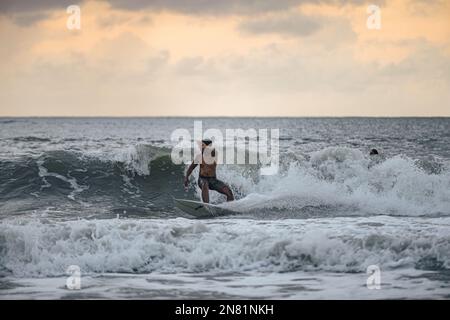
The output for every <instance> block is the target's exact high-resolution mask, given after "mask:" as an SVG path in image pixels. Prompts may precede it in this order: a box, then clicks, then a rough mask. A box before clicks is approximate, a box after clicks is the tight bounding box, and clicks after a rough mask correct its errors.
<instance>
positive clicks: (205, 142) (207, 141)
mask: <svg viewBox="0 0 450 320" xmlns="http://www.w3.org/2000/svg"><path fill="white" fill-rule="evenodd" d="M202 142H203V143H204V144H206V145H207V146H209V145H210V144H211V143H212V141H211V140H210V139H203V140H202Z"/></svg>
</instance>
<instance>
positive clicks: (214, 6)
mask: <svg viewBox="0 0 450 320" xmlns="http://www.w3.org/2000/svg"><path fill="white" fill-rule="evenodd" d="M108 1H109V3H111V5H112V6H114V7H117V8H121V9H127V10H141V9H151V10H168V11H175V12H180V13H185V14H213V15H225V14H243V15H249V14H255V13H266V12H273V11H282V10H287V9H290V8H293V7H296V6H299V5H301V4H306V3H312V4H322V3H327V4H338V5H342V4H346V3H365V2H364V1H363V0H153V1H148V0H108Z"/></svg>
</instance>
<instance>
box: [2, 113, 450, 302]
mask: <svg viewBox="0 0 450 320" xmlns="http://www.w3.org/2000/svg"><path fill="white" fill-rule="evenodd" d="M195 120H202V121H203V125H204V127H205V128H208V127H209V128H218V129H220V130H225V129H227V128H230V129H238V128H244V129H247V128H255V129H271V128H278V129H280V170H279V172H278V174H275V175H270V176H261V175H260V174H259V168H258V166H255V165H237V164H236V165H220V166H218V173H217V174H218V178H219V179H221V180H223V181H224V182H226V183H227V184H229V185H230V187H231V188H232V190H233V192H234V193H235V196H236V199H237V200H236V201H234V202H230V203H223V202H224V200H225V198H224V196H222V195H219V194H217V193H213V192H211V194H210V196H211V197H210V198H211V201H212V202H213V203H216V204H218V203H221V205H222V206H224V207H226V208H229V209H231V210H233V211H236V212H237V213H238V214H236V215H233V216H227V217H223V218H220V219H217V218H215V219H202V220H195V219H192V217H189V216H188V215H187V214H185V213H183V212H181V211H179V210H178V209H176V208H175V206H174V204H173V201H172V198H173V197H176V198H186V199H194V200H199V199H200V192H199V190H198V188H197V187H196V179H194V178H193V179H192V180H191V183H190V186H189V189H188V190H187V191H186V190H185V189H184V186H183V175H184V172H185V170H186V166H185V165H175V164H173V162H172V161H171V157H170V152H171V148H172V147H173V142H172V141H171V140H170V135H171V133H172V131H173V130H175V129H177V128H186V129H188V130H191V129H192V127H193V123H194V119H191V118H0V299H16V298H25V299H59V298H80V299H91V298H94V299H95V298H106V299H114V298H133V299H164V298H193V299H197V298H198V299H209V298H213V299H226V298H238V299H248V298H261V299H278V298H280V299H325V298H331V299H339V298H343V299H390V298H400V299H408V298H439V299H442V298H444V299H445V298H449V297H450V284H449V281H450V148H449V145H450V130H449V128H450V119H448V118H399V119H397V118H239V119H232V118H205V119H195ZM372 148H376V149H378V150H379V152H380V155H378V156H375V157H374V156H369V151H370V150H371V149H372ZM197 175H198V172H197V170H196V171H194V176H195V177H196V176H197ZM71 265H76V266H78V267H79V268H80V270H81V283H82V286H81V289H80V290H69V289H68V288H67V287H66V279H67V277H68V276H69V275H68V274H67V268H68V267H69V266H71ZM370 266H377V267H379V269H380V271H381V288H380V289H378V290H370V289H368V288H367V286H366V280H367V278H368V277H369V274H367V268H368V267H370Z"/></svg>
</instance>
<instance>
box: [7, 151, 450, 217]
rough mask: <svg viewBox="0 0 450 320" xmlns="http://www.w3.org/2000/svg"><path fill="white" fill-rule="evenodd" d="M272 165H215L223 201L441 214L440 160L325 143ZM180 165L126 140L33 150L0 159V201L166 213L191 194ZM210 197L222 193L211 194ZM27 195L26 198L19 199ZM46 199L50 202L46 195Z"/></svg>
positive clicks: (446, 184) (445, 199)
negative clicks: (262, 169) (96, 147)
mask: <svg viewBox="0 0 450 320" xmlns="http://www.w3.org/2000/svg"><path fill="white" fill-rule="evenodd" d="M280 158H281V160H282V162H281V164H280V168H279V172H278V174H276V175H272V176H260V175H259V171H258V168H257V167H255V166H252V165H247V166H244V165H224V166H219V167H218V176H219V178H220V179H222V180H224V181H225V182H227V183H228V184H230V186H231V187H232V189H233V190H234V192H235V194H236V198H237V199H238V201H236V202H233V203H227V204H224V206H227V207H230V208H231V209H232V210H235V211H240V212H243V213H248V214H256V215H261V216H264V215H270V216H271V217H273V216H274V215H275V216H276V215H280V217H287V218H295V217H311V216H327V215H331V216H333V215H368V214H376V215H379V214H382V215H405V216H421V215H423V216H446V215H450V168H449V165H448V162H444V161H443V160H440V159H437V158H433V157H429V158H427V159H411V158H409V157H406V156H403V155H398V156H395V157H392V158H387V159H383V158H379V159H370V158H369V157H368V156H366V155H364V154H363V153H362V152H361V151H359V150H358V149H351V148H342V147H330V148H326V149H323V150H320V151H317V152H313V153H311V154H306V155H298V154H289V153H286V154H283V155H282V156H281V157H280ZM185 169H186V168H185V166H184V165H175V164H173V163H172V161H171V158H170V149H167V148H163V147H156V146H152V145H136V146H131V147H129V148H126V149H124V150H121V151H120V152H116V153H114V154H100V153H99V154H92V153H91V154H84V153H82V152H79V151H67V150H65V151H48V152H46V153H45V154H42V155H40V156H39V157H22V158H19V159H14V160H1V163H0V199H1V200H2V206H3V208H4V209H5V208H8V210H12V209H11V207H12V204H10V203H14V205H16V206H18V207H17V208H16V210H17V211H20V210H25V209H24V208H25V207H23V206H21V205H24V203H25V204H26V203H28V204H32V206H34V207H35V208H36V207H38V206H39V201H41V202H42V203H43V204H44V203H49V201H47V202H46V200H48V199H51V201H52V203H58V201H59V204H61V203H69V204H70V203H78V204H80V203H84V204H86V203H95V205H96V206H97V207H102V206H103V207H113V208H114V207H118V206H127V207H134V208H137V209H139V208H149V207H150V208H151V209H152V210H154V211H158V210H159V211H162V210H165V211H167V212H172V213H174V212H176V211H175V209H174V207H173V204H172V200H171V199H172V196H175V197H184V198H186V197H187V198H189V197H191V198H193V197H197V198H198V199H199V198H200V194H199V190H198V188H196V183H195V179H192V183H191V188H190V191H189V192H188V193H186V192H185V191H184V188H183V185H182V177H183V174H184V171H185ZM211 196H212V201H213V202H222V201H223V200H224V199H222V197H223V196H221V195H219V194H217V193H211ZM26 199H31V200H32V201H31V200H30V201H28V202H27V201H25V200H26ZM55 201H56V202H55Z"/></svg>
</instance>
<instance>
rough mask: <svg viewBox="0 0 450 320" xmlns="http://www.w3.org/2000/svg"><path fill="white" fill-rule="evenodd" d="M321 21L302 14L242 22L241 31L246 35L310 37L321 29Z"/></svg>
mask: <svg viewBox="0 0 450 320" xmlns="http://www.w3.org/2000/svg"><path fill="white" fill-rule="evenodd" d="M318 21H319V19H317V18H313V17H310V16H305V15H302V14H300V13H295V14H288V15H282V16H272V17H264V18H257V19H250V20H245V21H243V22H241V24H240V25H239V30H240V31H243V32H246V33H253V34H266V33H279V34H283V35H292V36H300V37H304V36H309V35H311V34H313V33H315V32H316V31H318V30H319V29H320V28H321V24H320V23H319V22H318Z"/></svg>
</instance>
